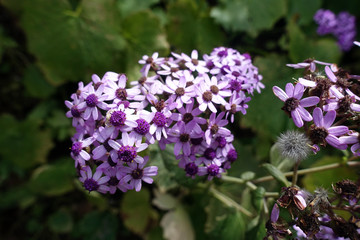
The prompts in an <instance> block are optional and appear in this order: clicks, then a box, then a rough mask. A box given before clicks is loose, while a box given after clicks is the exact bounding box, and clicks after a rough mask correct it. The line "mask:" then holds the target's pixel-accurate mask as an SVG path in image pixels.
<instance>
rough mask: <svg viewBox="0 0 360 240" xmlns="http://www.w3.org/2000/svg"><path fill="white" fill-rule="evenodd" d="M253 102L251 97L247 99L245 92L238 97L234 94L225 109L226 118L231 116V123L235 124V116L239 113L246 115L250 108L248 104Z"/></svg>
mask: <svg viewBox="0 0 360 240" xmlns="http://www.w3.org/2000/svg"><path fill="white" fill-rule="evenodd" d="M250 100H251V98H250V97H246V96H245V93H244V92H239V94H238V96H237V95H236V94H233V95H232V96H231V97H230V100H229V103H226V105H225V109H226V110H227V112H226V116H225V118H228V116H229V114H230V115H231V116H230V122H234V115H235V113H237V112H239V111H240V112H241V113H242V114H244V115H245V114H246V109H247V108H249V106H248V105H247V104H246V103H247V102H249V101H250Z"/></svg>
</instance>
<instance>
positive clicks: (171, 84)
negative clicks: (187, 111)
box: [164, 71, 195, 109]
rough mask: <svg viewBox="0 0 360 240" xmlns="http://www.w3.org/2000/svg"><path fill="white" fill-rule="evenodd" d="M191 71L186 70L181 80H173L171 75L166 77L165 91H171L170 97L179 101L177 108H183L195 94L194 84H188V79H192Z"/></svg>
mask: <svg viewBox="0 0 360 240" xmlns="http://www.w3.org/2000/svg"><path fill="white" fill-rule="evenodd" d="M190 78H191V77H190V72H189V71H185V72H184V75H183V76H181V77H180V79H179V80H171V77H167V78H166V85H165V86H164V91H165V92H168V93H171V94H172V95H171V96H170V98H172V100H173V101H174V102H176V103H177V106H176V108H178V109H179V108H181V107H182V106H183V105H184V104H189V103H190V99H191V98H192V97H194V96H195V92H194V85H191V86H187V85H186V83H187V82H188V80H187V79H190Z"/></svg>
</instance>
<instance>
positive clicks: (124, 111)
mask: <svg viewBox="0 0 360 240" xmlns="http://www.w3.org/2000/svg"><path fill="white" fill-rule="evenodd" d="M134 113H135V110H134V109H130V108H125V106H124V105H123V104H121V105H119V106H118V107H117V108H116V109H111V110H109V111H108V112H107V113H106V126H107V128H106V131H108V132H111V133H112V134H113V135H112V136H113V138H116V137H117V136H118V134H119V131H120V132H122V133H124V132H128V131H131V130H132V129H133V128H135V127H137V126H138V124H137V122H136V119H137V116H136V115H135V114H134Z"/></svg>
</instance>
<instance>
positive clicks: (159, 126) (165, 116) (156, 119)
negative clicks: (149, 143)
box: [150, 107, 172, 141]
mask: <svg viewBox="0 0 360 240" xmlns="http://www.w3.org/2000/svg"><path fill="white" fill-rule="evenodd" d="M151 110H152V112H151V113H150V116H151V117H150V118H151V122H152V124H151V126H150V134H152V135H154V134H155V138H156V140H158V141H159V140H160V139H161V136H162V135H163V136H164V137H165V138H167V136H168V135H167V128H168V127H169V126H170V124H171V122H172V120H171V119H170V117H171V114H172V113H171V112H170V111H169V110H167V109H163V111H161V112H159V111H157V110H156V109H155V108H154V107H151Z"/></svg>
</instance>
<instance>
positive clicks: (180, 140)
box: [169, 122, 198, 156]
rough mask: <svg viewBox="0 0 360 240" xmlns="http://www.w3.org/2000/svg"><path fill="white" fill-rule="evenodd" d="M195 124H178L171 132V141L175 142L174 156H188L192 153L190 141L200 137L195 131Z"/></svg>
mask: <svg viewBox="0 0 360 240" xmlns="http://www.w3.org/2000/svg"><path fill="white" fill-rule="evenodd" d="M194 126H195V122H191V123H188V124H185V123H184V122H178V123H177V124H175V125H174V126H173V128H172V129H171V130H170V131H169V140H170V142H174V143H175V146H174V154H175V156H178V155H179V154H180V152H181V150H182V151H183V153H184V154H185V155H186V156H189V155H190V153H191V149H190V139H191V138H194V137H196V136H198V133H196V132H195V131H194Z"/></svg>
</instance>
